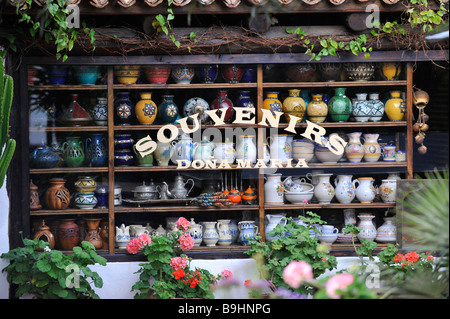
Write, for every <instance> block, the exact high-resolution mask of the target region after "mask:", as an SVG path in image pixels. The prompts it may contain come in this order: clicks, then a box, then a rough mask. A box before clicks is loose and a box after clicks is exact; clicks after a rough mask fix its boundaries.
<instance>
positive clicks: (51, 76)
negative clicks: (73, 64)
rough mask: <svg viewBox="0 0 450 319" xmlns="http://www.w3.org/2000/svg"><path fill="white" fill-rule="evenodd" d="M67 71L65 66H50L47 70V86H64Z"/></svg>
mask: <svg viewBox="0 0 450 319" xmlns="http://www.w3.org/2000/svg"><path fill="white" fill-rule="evenodd" d="M68 73H69V70H68V68H67V67H66V66H60V65H51V66H49V67H48V68H47V74H48V84H51V85H55V84H56V85H60V84H65V83H66V80H67V75H68Z"/></svg>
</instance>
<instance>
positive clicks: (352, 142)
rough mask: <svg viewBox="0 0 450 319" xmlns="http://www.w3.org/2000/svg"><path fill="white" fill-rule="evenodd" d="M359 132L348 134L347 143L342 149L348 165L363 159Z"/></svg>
mask: <svg viewBox="0 0 450 319" xmlns="http://www.w3.org/2000/svg"><path fill="white" fill-rule="evenodd" d="M361 134H362V133H361V132H353V133H348V134H347V136H348V139H349V141H348V143H347V145H346V146H345V148H344V152H345V156H346V157H347V159H348V161H349V162H350V163H359V162H361V160H362V159H363V157H364V147H363V145H362V144H361Z"/></svg>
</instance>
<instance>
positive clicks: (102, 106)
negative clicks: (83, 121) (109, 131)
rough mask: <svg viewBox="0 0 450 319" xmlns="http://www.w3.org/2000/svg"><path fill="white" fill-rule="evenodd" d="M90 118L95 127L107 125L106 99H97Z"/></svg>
mask: <svg viewBox="0 0 450 319" xmlns="http://www.w3.org/2000/svg"><path fill="white" fill-rule="evenodd" d="M92 118H93V120H94V122H95V124H97V125H100V126H106V125H108V99H107V98H106V97H99V98H97V104H96V105H95V106H94V108H93V109H92Z"/></svg>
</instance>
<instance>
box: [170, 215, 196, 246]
mask: <svg viewBox="0 0 450 319" xmlns="http://www.w3.org/2000/svg"><path fill="white" fill-rule="evenodd" d="M175 227H176V226H175ZM189 235H191V237H192V238H193V239H194V246H196V247H198V246H200V244H201V243H202V241H203V226H202V225H201V224H197V223H196V222H195V221H194V218H191V228H189Z"/></svg>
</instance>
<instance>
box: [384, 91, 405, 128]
mask: <svg viewBox="0 0 450 319" xmlns="http://www.w3.org/2000/svg"><path fill="white" fill-rule="evenodd" d="M384 111H385V112H386V115H387V117H388V118H389V120H391V121H401V120H403V117H404V116H405V112H406V108H405V102H404V101H403V99H402V98H401V92H400V91H393V92H391V93H390V98H389V99H388V100H387V101H386V104H385V105H384Z"/></svg>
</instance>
